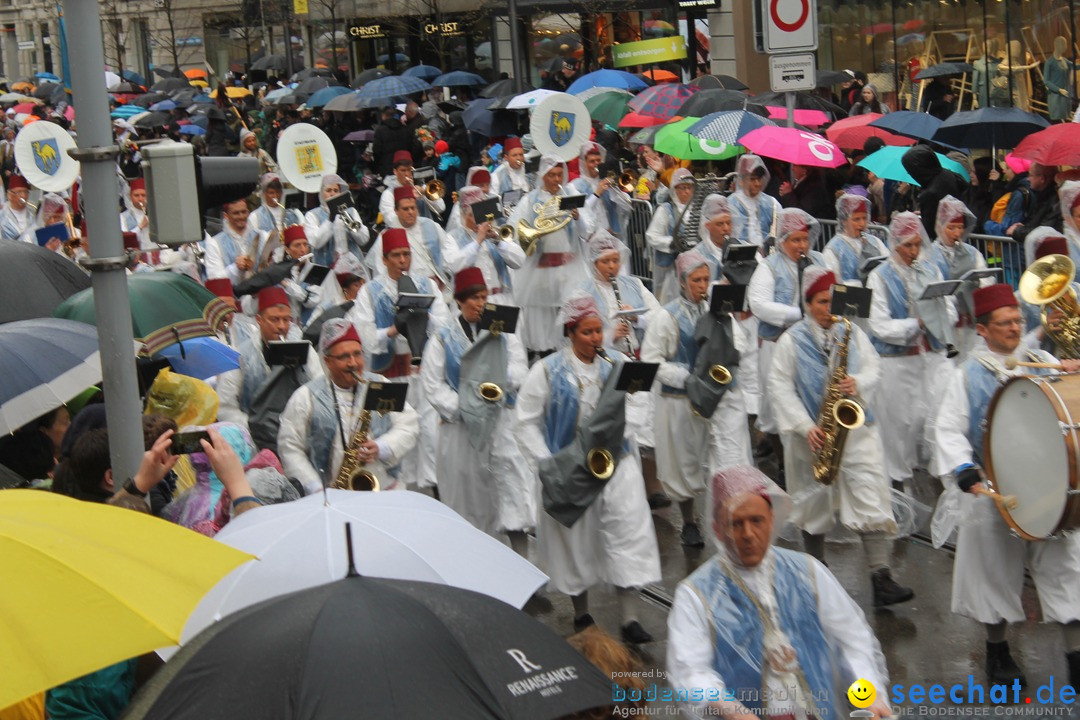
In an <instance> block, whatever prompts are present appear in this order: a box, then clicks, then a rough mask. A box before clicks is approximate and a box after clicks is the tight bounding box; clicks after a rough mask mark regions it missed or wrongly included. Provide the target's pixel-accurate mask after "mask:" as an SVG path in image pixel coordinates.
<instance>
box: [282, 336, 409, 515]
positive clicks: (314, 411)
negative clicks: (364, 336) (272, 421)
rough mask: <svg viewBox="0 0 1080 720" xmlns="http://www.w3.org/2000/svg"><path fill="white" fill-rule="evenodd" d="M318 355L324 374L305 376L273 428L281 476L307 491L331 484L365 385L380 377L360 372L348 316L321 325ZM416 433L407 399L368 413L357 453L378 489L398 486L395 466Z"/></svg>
mask: <svg viewBox="0 0 1080 720" xmlns="http://www.w3.org/2000/svg"><path fill="white" fill-rule="evenodd" d="M319 354H320V355H321V356H322V359H323V362H324V363H325V365H326V374H325V375H324V376H322V377H317V378H313V379H311V380H309V381H308V382H306V383H305V384H304V385H302V386H301V387H300V388H299V389H298V390H297V391H296V392H294V393H293V395H292V397H291V398H289V402H288V404H286V405H285V410H284V411H283V412H282V413H281V428H280V430H279V431H278V450H279V455H280V457H281V464H282V467H283V468H284V470H285V474H286V475H287V476H289V477H290V478H296V479H297V480H299V481H300V483H301V484H302V485H303V486H304V490H305V492H307V494H309V495H310V494H311V493H314V492H318V491H319V490H321V489H322V488H323V487H324V486H329V485H330V484H332V483H333V482H334V478H335V477H336V475H337V471H338V468H340V467H341V463H342V460H343V459H344V448H346V447H348V446H350V445H351V444H353V442H354V440H356V439H357V438H356V435H357V431H358V430H359V428H360V425H361V413H362V411H363V409H364V401H365V400H366V398H367V391H368V387H369V386H370V383H372V382H383V381H384V380H385V378H383V377H381V376H379V375H375V374H373V373H370V372H365V370H364V350H363V346H362V345H361V343H360V336H359V334H357V332H356V327H355V326H354V325H353V324H352V323H351V322H349V321H348V320H343V319H341V318H334V319H331V320H327V321H326V323H325V324H323V329H322V333H321V334H320V336H319ZM358 376H359V377H360V378H361V381H360V382H357V377H358ZM418 434H419V425H418V422H417V415H416V410H414V409H413V408H412V406H411V405H409V404H408V403H406V404H405V410H404V411H402V412H399V413H397V412H392V413H387V414H386V415H380V414H379V413H376V412H372V413H371V428H370V433H369V435H368V436H367V440H366V441H365V442H363V444H362V445H361V446H360V448H359V454H360V461H361V462H363V463H364V464H365V467H366V469H368V470H369V471H371V472H372V473H374V474H375V477H376V478H378V480H379V485H380V487H381V489H382V490H400V489H404V487H405V483H404V482H401V481H400V480H399V478H398V476H397V475H398V471H397V467H398V465H399V464H400V463H401V459H402V458H403V457H405V455H407V454H408V453H409V452H410V451H411V450H412V449H413V448H414V447H415V446H416V440H417V435H418Z"/></svg>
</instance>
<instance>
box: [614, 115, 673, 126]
mask: <svg viewBox="0 0 1080 720" xmlns="http://www.w3.org/2000/svg"><path fill="white" fill-rule="evenodd" d="M667 122H670V119H666V118H659V117H652V116H651V115H642V114H641V113H636V112H629V113H626V115H624V116H623V118H622V120H620V121H619V127H620V128H630V129H633V128H643V127H652V126H653V125H663V124H665V123H667Z"/></svg>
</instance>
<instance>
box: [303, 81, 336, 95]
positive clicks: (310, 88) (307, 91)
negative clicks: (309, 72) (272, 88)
mask: <svg viewBox="0 0 1080 720" xmlns="http://www.w3.org/2000/svg"><path fill="white" fill-rule="evenodd" d="M336 85H341V83H339V82H338V81H337V80H335V79H334V78H332V77H331V78H325V77H309V78H308V79H307V80H304V81H303V82H301V83H300V84H299V85H297V86H296V87H295V88H293V93H295V94H296V95H313V94H314V93H315V92H316V91H318V90H322V89H323V88H324V87H334V86H336Z"/></svg>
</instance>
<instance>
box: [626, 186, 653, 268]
mask: <svg viewBox="0 0 1080 720" xmlns="http://www.w3.org/2000/svg"><path fill="white" fill-rule="evenodd" d="M652 214H653V207H652V203H650V202H649V201H648V200H639V199H637V198H634V199H632V200H631V201H630V222H629V223H628V227H627V228H626V244H627V245H629V246H630V274H631V275H635V276H637V277H638V278H640V279H641V281H642V282H644V283H645V285H647V286H651V285H652V253H651V252H650V251H649V244H648V243H647V242H646V241H645V231H646V230H648V229H649V221H651V220H652Z"/></svg>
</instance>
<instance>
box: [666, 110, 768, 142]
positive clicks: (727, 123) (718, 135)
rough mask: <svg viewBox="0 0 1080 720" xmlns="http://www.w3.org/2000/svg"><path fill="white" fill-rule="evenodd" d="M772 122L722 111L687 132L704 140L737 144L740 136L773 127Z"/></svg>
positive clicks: (756, 116)
mask: <svg viewBox="0 0 1080 720" xmlns="http://www.w3.org/2000/svg"><path fill="white" fill-rule="evenodd" d="M775 126H776V123H774V122H773V121H772V120H768V119H766V118H763V117H761V116H760V115H755V114H754V113H752V112H747V111H746V110H723V111H721V112H715V113H710V114H709V115H706V116H705V117H703V118H701V120H699V121H698V122H696V123H694V124H693V125H691V126H690V128H689V129H688V130H687V132H689V133H690V134H691V135H696V136H697V137H699V138H704V139H706V140H715V141H717V142H724V143H732V144H734V143H738V142H739V140H741V139H742V136H743V135H745V134H746V133H748V132H750V131H751V130H757V129H758V128H759V127H775Z"/></svg>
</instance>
